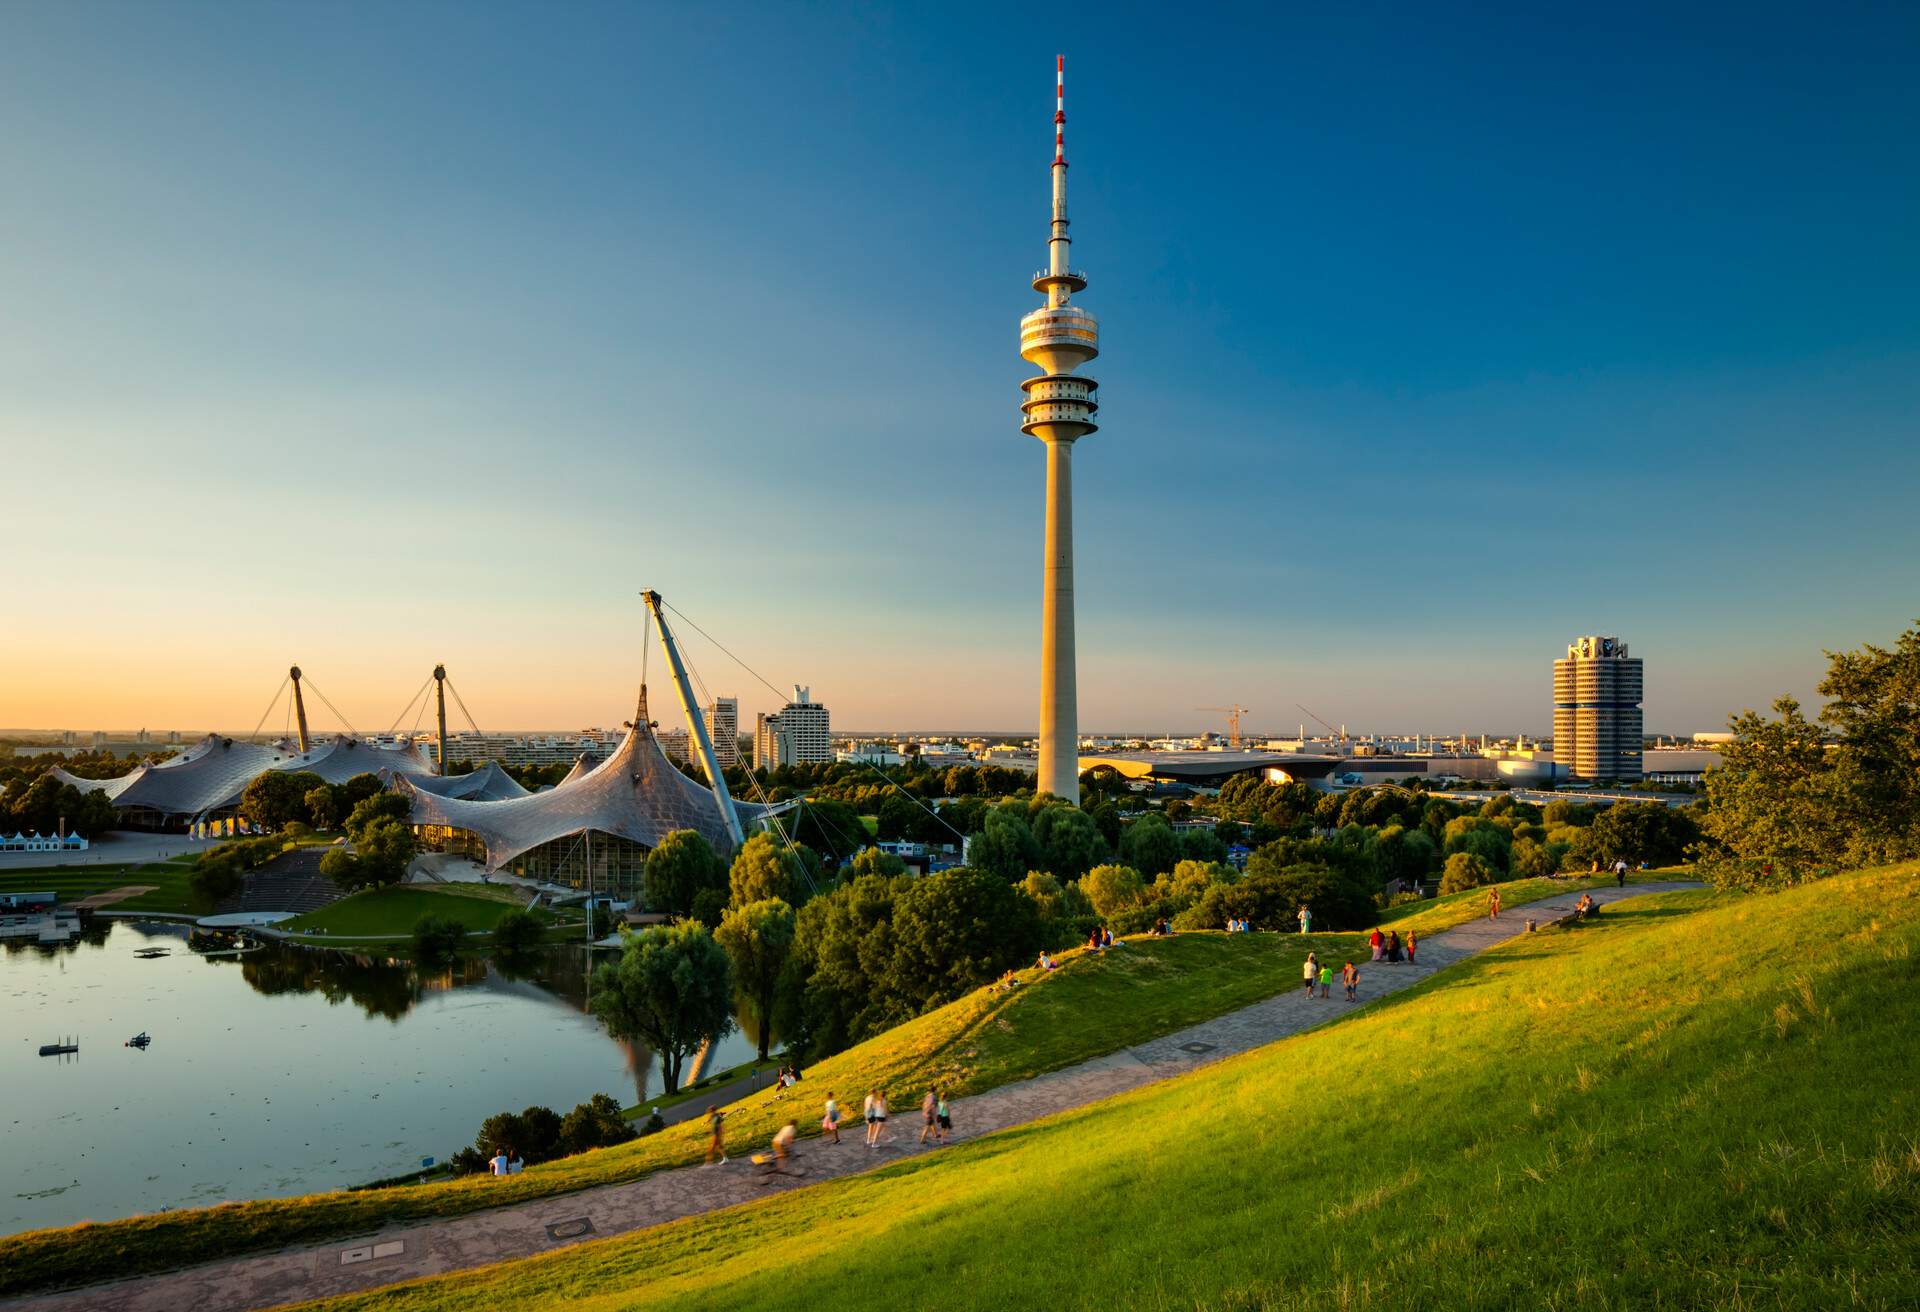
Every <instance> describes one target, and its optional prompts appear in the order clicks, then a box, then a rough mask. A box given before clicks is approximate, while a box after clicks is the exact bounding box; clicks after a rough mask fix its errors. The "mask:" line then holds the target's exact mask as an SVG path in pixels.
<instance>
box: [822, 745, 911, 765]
mask: <svg viewBox="0 0 1920 1312" xmlns="http://www.w3.org/2000/svg"><path fill="white" fill-rule="evenodd" d="M837 759H839V760H842V761H861V762H864V763H865V764H867V765H902V764H904V763H905V762H906V759H907V758H906V757H904V756H902V755H901V754H900V749H899V748H898V747H896V746H895V745H894V744H892V743H872V742H856V743H854V744H852V745H851V746H849V747H847V748H845V749H844V750H842V751H841V752H839V753H838V758H837Z"/></svg>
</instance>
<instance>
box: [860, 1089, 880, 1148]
mask: <svg viewBox="0 0 1920 1312" xmlns="http://www.w3.org/2000/svg"><path fill="white" fill-rule="evenodd" d="M878 1092H879V1090H877V1089H868V1090H867V1101H866V1104H865V1105H864V1106H863V1107H862V1108H861V1112H860V1114H861V1116H862V1117H863V1118H864V1119H865V1120H866V1122H867V1147H869V1148H871V1147H873V1137H874V1135H875V1134H876V1133H877V1132H878V1131H877V1129H876V1127H877V1126H878V1124H879V1123H878V1122H877V1121H875V1120H874V1119H873V1104H874V1095H875V1094H876V1093H878Z"/></svg>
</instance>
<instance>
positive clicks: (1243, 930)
mask: <svg viewBox="0 0 1920 1312" xmlns="http://www.w3.org/2000/svg"><path fill="white" fill-rule="evenodd" d="M1227 933H1229V934H1251V933H1253V924H1252V922H1250V921H1248V920H1245V919H1241V920H1229V921H1228V922H1227Z"/></svg>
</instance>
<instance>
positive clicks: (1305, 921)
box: [1294, 902, 1313, 934]
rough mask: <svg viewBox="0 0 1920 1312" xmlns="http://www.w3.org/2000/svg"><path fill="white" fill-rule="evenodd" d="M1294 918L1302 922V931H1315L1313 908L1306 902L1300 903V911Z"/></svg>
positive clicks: (1306, 932) (1307, 932)
mask: <svg viewBox="0 0 1920 1312" xmlns="http://www.w3.org/2000/svg"><path fill="white" fill-rule="evenodd" d="M1294 919H1295V920H1298V921H1299V922H1300V932H1301V933H1302V934H1311V933H1312V932H1313V910H1312V908H1310V907H1309V906H1307V904H1306V903H1305V902H1302V903H1301V904H1300V910H1299V913H1298V914H1297V915H1295V916H1294Z"/></svg>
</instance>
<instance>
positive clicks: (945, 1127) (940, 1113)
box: [933, 1089, 953, 1143]
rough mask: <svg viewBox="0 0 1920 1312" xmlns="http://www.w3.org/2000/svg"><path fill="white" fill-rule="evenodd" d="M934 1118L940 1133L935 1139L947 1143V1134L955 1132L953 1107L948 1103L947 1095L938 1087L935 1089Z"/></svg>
mask: <svg viewBox="0 0 1920 1312" xmlns="http://www.w3.org/2000/svg"><path fill="white" fill-rule="evenodd" d="M933 1120H934V1124H935V1125H936V1126H938V1127H939V1133H937V1134H936V1135H934V1140H935V1141H936V1142H938V1143H945V1142H946V1141H947V1136H948V1135H950V1134H952V1133H953V1108H951V1107H949V1106H948V1105H947V1095H946V1094H944V1093H942V1092H940V1090H938V1089H935V1090H934V1091H933Z"/></svg>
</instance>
